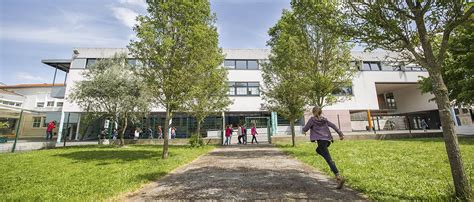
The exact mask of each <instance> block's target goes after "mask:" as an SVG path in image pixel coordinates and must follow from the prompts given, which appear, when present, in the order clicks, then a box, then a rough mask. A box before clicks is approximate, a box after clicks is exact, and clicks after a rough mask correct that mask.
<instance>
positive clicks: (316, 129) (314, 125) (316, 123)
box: [303, 106, 345, 189]
mask: <svg viewBox="0 0 474 202" xmlns="http://www.w3.org/2000/svg"><path fill="white" fill-rule="evenodd" d="M321 113H322V110H321V108H320V107H317V106H316V107H314V108H313V115H314V116H313V117H311V118H310V119H309V120H308V122H307V123H306V125H305V126H304V128H303V132H307V131H308V130H310V129H311V132H310V139H311V142H317V143H318V147H317V148H316V153H318V154H319V155H321V156H322V157H323V158H324V160H326V162H327V164H328V165H329V168H331V171H332V172H333V173H334V175H335V176H336V181H337V187H336V188H337V189H341V188H342V186H343V185H344V181H345V180H344V178H343V177H342V176H341V175H340V174H339V171H338V170H337V167H336V164H335V163H334V161H333V160H332V159H331V155H330V154H329V150H328V147H329V145H331V142H333V139H332V135H331V131H329V127H331V128H333V129H334V130H335V131H336V132H337V134H339V138H340V139H341V140H343V139H344V134H342V132H341V131H340V130H339V129H338V128H337V127H336V125H334V124H333V123H331V122H330V121H328V120H327V119H326V118H324V117H322V116H321Z"/></svg>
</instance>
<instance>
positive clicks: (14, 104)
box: [0, 100, 22, 107]
mask: <svg viewBox="0 0 474 202" xmlns="http://www.w3.org/2000/svg"><path fill="white" fill-rule="evenodd" d="M0 104H4V105H10V106H15V107H21V104H22V103H21V102H13V101H7V100H0Z"/></svg>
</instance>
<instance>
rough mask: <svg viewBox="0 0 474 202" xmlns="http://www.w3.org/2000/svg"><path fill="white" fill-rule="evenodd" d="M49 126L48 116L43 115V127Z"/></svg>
mask: <svg viewBox="0 0 474 202" xmlns="http://www.w3.org/2000/svg"><path fill="white" fill-rule="evenodd" d="M46 127H48V122H46V117H45V116H43V128H46Z"/></svg>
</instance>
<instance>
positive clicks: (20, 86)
mask: <svg viewBox="0 0 474 202" xmlns="http://www.w3.org/2000/svg"><path fill="white" fill-rule="evenodd" d="M54 86H65V85H64V84H63V83H55V84H54ZM41 87H53V84H52V83H33V84H16V85H8V86H0V89H8V88H41Z"/></svg>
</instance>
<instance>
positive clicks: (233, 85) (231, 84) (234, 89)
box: [227, 81, 261, 97]
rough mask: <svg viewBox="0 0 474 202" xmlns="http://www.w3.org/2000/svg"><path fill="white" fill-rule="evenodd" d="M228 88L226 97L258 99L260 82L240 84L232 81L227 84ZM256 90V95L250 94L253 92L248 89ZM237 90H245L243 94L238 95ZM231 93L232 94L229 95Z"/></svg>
mask: <svg viewBox="0 0 474 202" xmlns="http://www.w3.org/2000/svg"><path fill="white" fill-rule="evenodd" d="M228 86H229V91H228V93H227V95H228V96H250V97H253V96H254V97H258V96H260V93H261V90H260V82H254V81H246V82H241V81H235V82H234V81H233V82H229V83H228ZM251 88H253V89H255V88H257V93H256V94H255V93H252V92H254V91H251V90H250V89H251ZM238 89H245V94H239V93H238ZM231 92H233V93H231Z"/></svg>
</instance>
